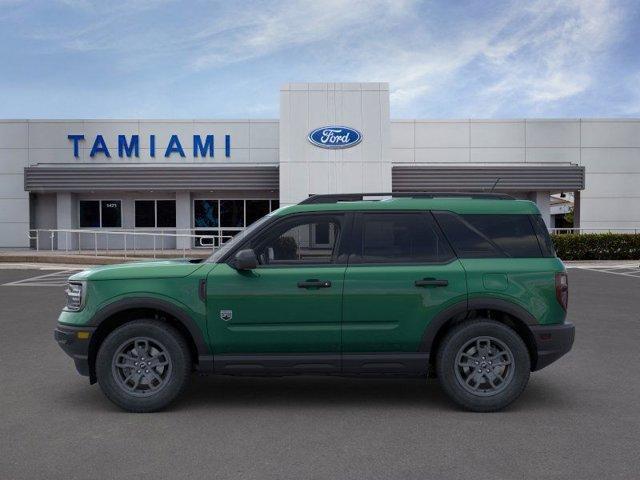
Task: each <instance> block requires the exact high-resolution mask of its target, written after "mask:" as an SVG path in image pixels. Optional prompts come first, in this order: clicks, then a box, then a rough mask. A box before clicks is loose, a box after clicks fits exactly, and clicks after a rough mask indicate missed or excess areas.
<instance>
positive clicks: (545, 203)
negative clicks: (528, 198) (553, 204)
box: [532, 192, 551, 228]
mask: <svg viewBox="0 0 640 480" xmlns="http://www.w3.org/2000/svg"><path fill="white" fill-rule="evenodd" d="M550 197H551V192H533V198H532V200H533V201H534V202H535V203H536V205H537V206H538V210H540V215H542V219H543V220H544V223H545V225H546V226H547V228H550V226H551V208H550V206H549V198H550Z"/></svg>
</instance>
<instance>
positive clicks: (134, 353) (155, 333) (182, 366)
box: [96, 320, 191, 412]
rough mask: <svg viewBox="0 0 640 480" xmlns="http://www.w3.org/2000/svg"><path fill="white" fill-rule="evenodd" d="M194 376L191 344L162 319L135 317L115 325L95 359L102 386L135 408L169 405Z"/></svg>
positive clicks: (125, 405)
mask: <svg viewBox="0 0 640 480" xmlns="http://www.w3.org/2000/svg"><path fill="white" fill-rule="evenodd" d="M190 375H191V356H190V353H189V347H188V346H187V343H186V342H185V340H184V338H183V337H182V335H181V334H180V333H179V332H178V331H177V330H175V329H174V328H173V327H171V326H169V325H167V324H165V323H163V322H160V321H157V320H136V321H133V322H130V323H127V324H125V325H123V326H121V327H119V328H117V329H115V330H114V331H113V332H111V333H110V334H109V335H108V336H107V338H105V340H104V342H102V345H101V346H100V350H99V351H98V356H97V358H96V376H97V378H98V383H99V384H100V388H101V389H102V391H103V392H104V394H105V395H106V396H107V398H109V400H111V401H112V402H113V403H115V404H116V405H118V406H119V407H121V408H123V409H125V410H128V411H131V412H152V411H156V410H160V409H162V408H165V407H166V406H167V405H169V404H170V403H171V402H172V401H173V400H175V399H176V398H177V397H178V395H180V393H181V392H182V391H183V390H184V388H185V387H186V385H187V383H188V380H189V377H190Z"/></svg>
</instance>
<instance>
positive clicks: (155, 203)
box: [133, 197, 178, 230]
mask: <svg viewBox="0 0 640 480" xmlns="http://www.w3.org/2000/svg"><path fill="white" fill-rule="evenodd" d="M167 201H169V202H173V203H174V204H175V206H176V221H175V225H174V226H173V227H159V226H158V202H167ZM137 202H153V225H154V226H153V227H138V226H136V203H137ZM177 225H178V203H177V202H176V199H175V198H170V197H167V198H155V197H154V198H134V199H133V228H134V230H144V229H148V228H152V229H154V230H158V229H159V230H175V229H177V228H178V227H177Z"/></svg>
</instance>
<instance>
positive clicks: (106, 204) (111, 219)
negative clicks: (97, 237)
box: [100, 200, 122, 228]
mask: <svg viewBox="0 0 640 480" xmlns="http://www.w3.org/2000/svg"><path fill="white" fill-rule="evenodd" d="M100 212H101V215H102V227H103V228H120V227H121V226H122V204H121V202H120V200H101V201H100Z"/></svg>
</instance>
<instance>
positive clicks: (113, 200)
mask: <svg viewBox="0 0 640 480" xmlns="http://www.w3.org/2000/svg"><path fill="white" fill-rule="evenodd" d="M80 202H98V206H99V208H98V211H99V214H100V215H99V221H100V226H99V227H81V226H80V224H81V222H80V220H81V215H80ZM102 202H120V226H119V227H103V226H102ZM124 217H125V216H124V201H123V200H122V198H108V197H107V198H78V216H77V218H78V229H79V230H103V229H111V230H122V229H123V228H125V227H124V226H123V225H124Z"/></svg>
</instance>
